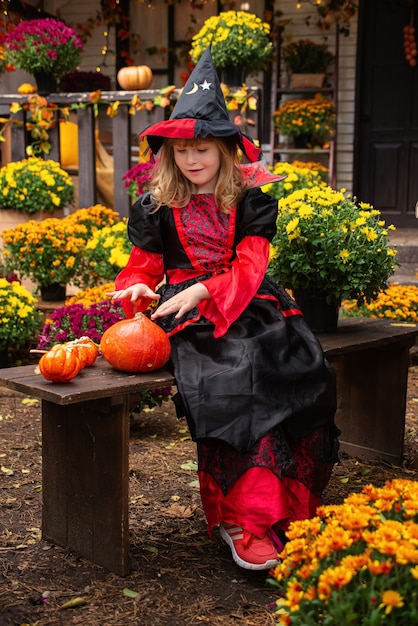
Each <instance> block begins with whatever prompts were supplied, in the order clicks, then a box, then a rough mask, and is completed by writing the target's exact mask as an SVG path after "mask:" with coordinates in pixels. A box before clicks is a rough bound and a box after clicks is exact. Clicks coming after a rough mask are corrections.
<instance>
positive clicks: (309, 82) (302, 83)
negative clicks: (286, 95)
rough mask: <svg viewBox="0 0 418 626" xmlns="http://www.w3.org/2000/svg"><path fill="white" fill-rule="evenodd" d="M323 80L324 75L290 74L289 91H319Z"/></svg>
mask: <svg viewBox="0 0 418 626" xmlns="http://www.w3.org/2000/svg"><path fill="white" fill-rule="evenodd" d="M324 80H325V74H292V75H291V77H290V87H291V89H321V87H323V85H324Z"/></svg>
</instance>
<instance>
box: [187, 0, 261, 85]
mask: <svg viewBox="0 0 418 626" xmlns="http://www.w3.org/2000/svg"><path fill="white" fill-rule="evenodd" d="M208 46H211V51H212V57H213V62H214V64H215V67H216V69H217V70H224V69H226V68H229V67H233V66H243V67H244V68H245V71H246V73H247V74H248V75H250V76H251V75H253V74H256V73H257V72H259V71H261V70H264V69H265V68H266V67H267V64H268V63H269V61H270V60H271V58H272V54H273V44H272V42H271V40H270V25H269V24H267V22H263V21H262V20H261V19H260V18H259V17H257V15H254V14H253V13H247V12H246V11H226V12H221V13H219V15H214V16H212V17H209V18H208V19H207V20H205V22H204V24H203V26H202V28H201V29H200V31H199V32H198V33H197V34H196V35H194V37H193V38H192V46H191V50H190V56H191V58H192V60H193V61H194V63H197V62H198V60H199V59H200V57H201V56H202V54H203V53H204V51H205V50H206V48H207V47H208ZM224 82H226V81H224Z"/></svg>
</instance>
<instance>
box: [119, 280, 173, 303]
mask: <svg viewBox="0 0 418 626" xmlns="http://www.w3.org/2000/svg"><path fill="white" fill-rule="evenodd" d="M107 295H108V296H111V297H112V300H124V299H127V300H130V301H131V302H132V303H134V304H135V303H136V302H137V301H138V300H139V299H140V298H148V299H149V300H159V299H160V297H161V296H160V295H159V294H158V293H155V292H154V291H153V290H152V289H150V288H149V287H148V285H145V283H136V284H135V285H131V286H130V287H126V289H119V290H118V291H109V292H108V293H107Z"/></svg>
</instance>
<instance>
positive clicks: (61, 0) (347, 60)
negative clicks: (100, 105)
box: [0, 0, 357, 191]
mask: <svg viewBox="0 0 418 626" xmlns="http://www.w3.org/2000/svg"><path fill="white" fill-rule="evenodd" d="M182 4H183V3H182ZM262 4H263V0H251V4H250V5H249V7H248V8H249V10H250V11H253V12H255V13H257V14H258V15H260V16H261V15H262ZM184 5H186V3H185V2H184ZM44 6H45V10H47V11H49V12H50V13H51V14H53V15H56V16H57V17H58V18H61V19H63V20H64V21H65V22H66V23H68V24H70V25H73V26H74V25H76V24H78V23H86V22H87V20H88V19H89V18H91V17H92V16H94V15H95V14H96V12H97V11H99V10H100V0H45V3H44ZM135 6H136V7H139V8H138V12H135ZM145 6H146V5H145V3H138V2H134V3H131V10H132V24H133V30H134V31H135V32H138V34H139V35H140V36H141V32H142V39H143V41H142V42H141V39H140V41H139V49H138V53H137V56H136V59H135V60H136V61H137V62H138V63H139V64H143V63H147V64H148V62H149V64H150V65H151V67H152V65H153V61H154V62H158V56H156V57H154V58H152V57H151V58H149V57H147V56H146V55H145V49H146V48H147V47H148V45H149V37H148V35H146V34H145V33H148V31H149V28H147V24H146V23H145V22H144V20H143V19H142V20H141V14H143V11H144V9H145ZM214 6H215V5H213V4H212V3H208V6H207V7H205V9H204V10H203V11H198V10H196V11H195V12H194V13H195V16H196V17H197V18H198V23H197V24H195V26H194V28H195V29H196V28H199V27H200V26H201V23H200V22H203V19H204V18H205V17H206V16H207V13H209V14H211V13H213V12H215V9H214ZM275 9H276V10H277V11H279V10H280V11H281V12H282V14H283V16H282V19H284V20H289V23H288V24H287V25H286V27H285V30H284V39H285V40H287V39H291V38H294V39H300V38H310V39H313V40H315V41H323V40H324V37H325V38H326V41H327V43H328V44H329V47H330V49H331V50H333V48H334V41H335V40H334V34H333V32H332V31H329V32H327V31H321V30H319V29H318V28H317V26H316V25H315V23H316V10H315V7H314V6H313V5H312V4H310V3H309V2H307V1H306V0H302V1H301V8H300V9H297V8H296V0H276V4H275ZM141 12H142V13H141ZM186 13H187V15H189V12H186ZM176 15H178V16H179V20H176V22H177V21H180V22H181V23H180V24H178V25H177V23H176V37H179V38H182V37H185V36H186V34H187V30H188V25H186V23H185V22H186V17H185V14H184V11H180V10H179V11H178V12H177V13H176ZM309 16H310V20H308V19H307V18H309ZM147 19H148V20H150V23H152V22H153V19H154V18H153V16H152V14H151V13H148V14H147ZM160 19H161V15H160V13H159V17H158V21H159V20H160ZM307 22H309V23H307ZM164 29H165V27H160V26H159V25H158V26H154V30H153V31H152V32H160V31H161V32H163V31H164ZM104 30H105V29H104V25H100V26H96V27H95V28H94V30H93V33H92V37H90V38H89V39H88V42H87V44H86V45H85V49H84V53H83V59H82V65H81V69H82V70H94V69H96V68H97V67H100V68H101V71H103V73H105V74H107V75H109V76H110V77H111V78H112V80H113V85H114V82H115V81H114V77H115V54H114V32H112V29H111V31H110V33H109V40H108V42H106V39H105V36H104ZM160 38H161V37H160ZM106 43H108V46H109V52H108V54H107V55H105V56H104V55H103V54H102V50H103V47H104V45H105V44H106ZM155 44H156V45H160V41H156V42H155ZM356 46H357V19H356V18H353V19H352V20H351V24H350V35H349V36H348V37H345V36H340V52H339V77H338V132H337V142H336V175H337V187H338V188H341V187H344V188H346V189H348V190H349V191H352V187H353V143H354V108H355V71H356ZM24 80H29V81H30V80H33V79H31V77H30V76H27V75H26V74H25V73H24V72H13V73H11V74H6V75H3V77H2V80H1V82H0V93H15V92H16V90H17V86H18V85H19V84H20V83H21V82H23V81H24ZM161 80H163V77H161V78H160V79H159V81H156V85H155V86H156V87H158V86H160V84H159V83H160V82H161ZM163 84H164V85H165V84H166V82H164V81H163ZM176 84H177V83H176ZM179 84H180V83H179ZM153 86H154V85H153ZM135 117H138V116H135ZM137 122H138V123H139V125H140V126H141V127H143V125H142V122H140V121H139V120H135V122H134V126H137ZM134 130H136V129H135V128H134Z"/></svg>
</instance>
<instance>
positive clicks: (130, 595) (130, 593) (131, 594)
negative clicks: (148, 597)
mask: <svg viewBox="0 0 418 626" xmlns="http://www.w3.org/2000/svg"><path fill="white" fill-rule="evenodd" d="M123 595H124V596H128V598H136V597H137V595H138V592H137V591H132V589H128V588H127V587H125V589H124V590H123Z"/></svg>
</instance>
